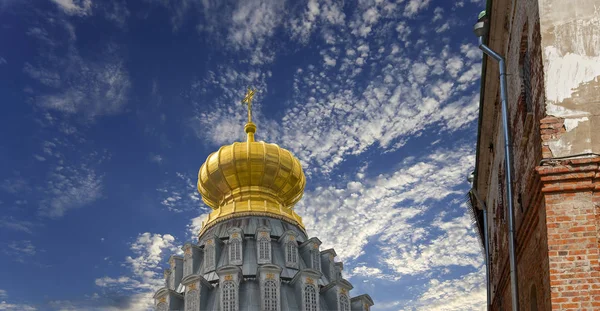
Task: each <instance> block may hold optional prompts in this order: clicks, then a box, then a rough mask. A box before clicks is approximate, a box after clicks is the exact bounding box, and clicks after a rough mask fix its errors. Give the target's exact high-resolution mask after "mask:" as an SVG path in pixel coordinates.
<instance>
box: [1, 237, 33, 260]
mask: <svg viewBox="0 0 600 311" xmlns="http://www.w3.org/2000/svg"><path fill="white" fill-rule="evenodd" d="M4 252H5V253H6V254H7V255H10V256H13V257H14V260H16V261H19V262H25V258H26V257H30V256H33V255H35V254H36V253H37V250H36V247H35V246H34V245H33V244H32V243H31V241H29V240H23V241H12V242H10V243H8V245H7V248H6V249H5V250H4Z"/></svg>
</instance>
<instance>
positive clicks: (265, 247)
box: [258, 238, 271, 262]
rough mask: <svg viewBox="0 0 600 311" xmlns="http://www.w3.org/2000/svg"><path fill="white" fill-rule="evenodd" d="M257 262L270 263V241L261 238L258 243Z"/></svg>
mask: <svg viewBox="0 0 600 311" xmlns="http://www.w3.org/2000/svg"><path fill="white" fill-rule="evenodd" d="M258 260H259V261H261V262H269V261H271V241H270V240H269V239H267V238H261V239H260V240H259V241H258Z"/></svg>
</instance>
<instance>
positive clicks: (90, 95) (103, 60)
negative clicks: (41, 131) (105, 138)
mask: <svg viewBox="0 0 600 311" xmlns="http://www.w3.org/2000/svg"><path fill="white" fill-rule="evenodd" d="M54 1H58V2H57V3H58V4H59V5H60V7H62V8H64V9H65V10H67V11H69V12H71V11H72V12H80V11H81V10H83V9H82V8H85V10H84V11H83V12H87V11H88V10H89V8H91V2H90V1H89V0H84V1H82V2H81V3H74V2H73V1H72V0H54ZM80 5H82V6H80ZM80 9H81V10H80ZM77 14H79V13H77ZM86 14H87V13H86ZM49 20H55V22H52V23H51V22H47V23H45V24H41V25H38V26H36V27H32V28H30V29H29V30H28V31H27V34H28V35H29V36H31V37H33V38H35V39H37V40H38V41H39V42H40V44H41V47H40V49H41V50H42V51H44V53H41V54H40V55H39V57H38V60H37V61H36V62H26V63H25V65H24V67H23V72H25V73H26V74H27V75H28V76H29V77H30V78H31V79H32V80H33V81H35V82H37V84H33V85H32V93H33V94H32V97H33V100H34V102H35V103H36V104H37V105H38V106H39V107H41V108H44V109H47V110H49V111H57V112H60V113H63V114H65V115H79V116H83V117H84V118H86V119H94V118H95V117H97V116H102V115H110V114H115V113H119V112H121V111H122V109H123V107H124V106H125V105H126V103H127V99H128V95H129V91H130V87H131V83H130V81H129V74H128V72H127V69H126V68H125V65H124V61H123V58H122V57H121V56H120V51H119V49H118V48H117V46H116V45H114V44H111V43H108V44H106V45H105V46H106V47H105V49H104V50H103V51H101V53H99V55H94V57H93V58H92V57H86V56H82V55H81V53H80V52H79V50H78V49H77V46H76V44H75V43H76V41H77V36H76V30H75V27H74V26H73V24H72V23H71V22H69V21H68V20H67V19H64V18H60V17H55V16H50V18H49ZM46 28H52V30H53V31H54V32H55V33H56V32H58V33H62V34H63V35H64V36H63V37H66V39H62V38H63V37H59V38H61V39H57V37H56V36H50V35H49V34H48V30H46ZM65 47H66V48H65ZM92 59H93V60H92Z"/></svg>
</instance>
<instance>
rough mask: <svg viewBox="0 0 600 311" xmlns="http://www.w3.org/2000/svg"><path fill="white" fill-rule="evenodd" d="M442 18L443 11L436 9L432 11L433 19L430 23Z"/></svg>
mask: <svg viewBox="0 0 600 311" xmlns="http://www.w3.org/2000/svg"><path fill="white" fill-rule="evenodd" d="M443 17H444V9H442V8H440V7H437V8H435V9H434V10H433V19H432V20H431V21H432V22H435V21H438V20H440V19H442V18H443Z"/></svg>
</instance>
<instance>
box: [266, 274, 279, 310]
mask: <svg viewBox="0 0 600 311" xmlns="http://www.w3.org/2000/svg"><path fill="white" fill-rule="evenodd" d="M264 293H265V297H264V299H265V304H264V310H265V311H277V310H278V308H277V307H278V305H279V297H278V296H277V283H275V281H273V280H268V281H266V282H265V284H264Z"/></svg>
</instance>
